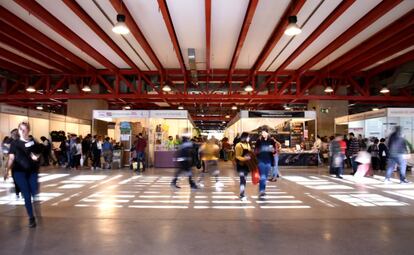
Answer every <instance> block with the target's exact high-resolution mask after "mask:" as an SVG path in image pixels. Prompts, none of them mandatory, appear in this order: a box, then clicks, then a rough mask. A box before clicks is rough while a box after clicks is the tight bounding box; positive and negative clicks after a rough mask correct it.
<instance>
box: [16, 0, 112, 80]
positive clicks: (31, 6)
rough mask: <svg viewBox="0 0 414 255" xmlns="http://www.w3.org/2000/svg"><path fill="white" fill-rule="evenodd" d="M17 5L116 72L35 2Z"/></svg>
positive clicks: (22, 1)
mask: <svg viewBox="0 0 414 255" xmlns="http://www.w3.org/2000/svg"><path fill="white" fill-rule="evenodd" d="M15 2H16V3H17V4H19V5H20V6H21V7H23V8H24V9H26V10H27V11H28V12H30V13H31V14H32V15H34V16H36V17H37V18H38V19H40V20H41V21H42V22H44V23H45V24H47V25H48V26H49V27H50V28H51V29H53V30H54V31H56V32H57V33H58V34H60V35H61V36H62V37H64V38H66V39H67V40H69V41H70V42H71V43H73V44H74V45H75V46H76V47H78V48H79V49H80V50H82V51H83V52H85V53H86V54H88V55H89V56H91V57H92V58H93V59H95V60H96V61H97V62H98V63H101V64H102V65H103V66H105V67H106V68H108V69H109V70H111V71H114V72H116V71H117V70H118V68H117V67H116V66H115V65H114V64H113V63H111V62H110V61H109V60H108V59H106V58H105V57H104V56H103V55H102V54H101V53H99V52H98V51H97V50H96V49H95V48H93V47H92V46H91V45H89V44H88V43H87V42H85V41H84V40H83V39H82V38H81V37H80V36H79V35H77V34H76V33H75V32H73V31H72V30H71V29H69V28H68V27H67V26H66V25H65V24H63V23H62V22H61V21H60V20H59V19H57V18H56V17H55V16H53V15H52V14H51V13H49V12H48V11H47V10H46V9H45V8H43V7H42V6H41V5H40V4H38V3H37V2H35V1H30V0H15Z"/></svg>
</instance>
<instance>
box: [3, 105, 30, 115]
mask: <svg viewBox="0 0 414 255" xmlns="http://www.w3.org/2000/svg"><path fill="white" fill-rule="evenodd" d="M0 109H1V112H2V113H10V114H16V115H24V116H27V109H24V108H20V107H15V106H11V105H6V104H4V105H1V107H0Z"/></svg>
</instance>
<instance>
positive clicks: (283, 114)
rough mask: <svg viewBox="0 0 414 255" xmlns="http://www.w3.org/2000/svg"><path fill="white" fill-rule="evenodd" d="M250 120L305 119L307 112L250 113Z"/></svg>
mask: <svg viewBox="0 0 414 255" xmlns="http://www.w3.org/2000/svg"><path fill="white" fill-rule="evenodd" d="M248 116H249V118H304V117H305V112H290V111H272V110H270V111H249V115H248Z"/></svg>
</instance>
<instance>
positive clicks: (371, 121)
mask: <svg viewBox="0 0 414 255" xmlns="http://www.w3.org/2000/svg"><path fill="white" fill-rule="evenodd" d="M396 126H401V128H402V134H403V136H404V138H405V139H406V140H407V141H408V142H409V143H410V144H414V108H384V109H379V110H377V111H369V112H363V113H358V114H352V115H347V116H342V117H339V118H335V130H336V132H341V133H344V134H346V133H350V132H353V133H354V134H355V135H356V136H358V135H362V136H363V137H366V138H374V137H375V138H378V139H381V138H386V137H388V136H389V135H390V134H391V133H392V132H393V130H394V128H395V127H396Z"/></svg>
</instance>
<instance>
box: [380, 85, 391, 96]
mask: <svg viewBox="0 0 414 255" xmlns="http://www.w3.org/2000/svg"><path fill="white" fill-rule="evenodd" d="M380 93H381V94H387V93H390V90H389V89H388V88H387V86H384V87H382V89H381V90H380Z"/></svg>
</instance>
